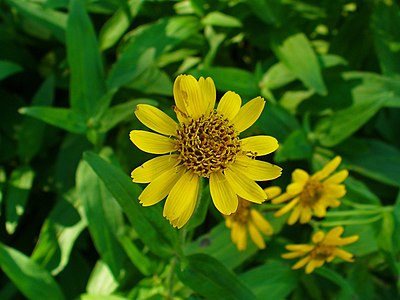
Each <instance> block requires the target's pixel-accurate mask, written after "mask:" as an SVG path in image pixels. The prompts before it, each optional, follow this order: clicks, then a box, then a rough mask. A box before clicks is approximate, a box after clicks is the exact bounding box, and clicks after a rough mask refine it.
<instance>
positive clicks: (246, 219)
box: [225, 187, 280, 251]
mask: <svg viewBox="0 0 400 300" xmlns="http://www.w3.org/2000/svg"><path fill="white" fill-rule="evenodd" d="M265 192H266V193H267V195H268V196H269V197H273V196H274V195H276V194H279V193H280V189H279V188H277V187H273V188H269V189H266V190H265ZM225 225H226V227H228V228H230V229H231V239H232V242H233V243H234V244H235V245H236V247H237V248H238V250H240V251H243V250H245V249H246V248H247V233H249V234H250V237H251V239H252V240H253V242H254V244H256V246H257V247H258V248H260V249H264V248H265V242H264V238H263V237H262V235H261V233H263V234H264V235H267V236H270V235H272V233H273V229H272V226H271V224H269V222H268V221H267V220H266V219H265V218H264V217H263V216H262V215H261V213H259V212H258V211H257V210H256V209H254V208H253V207H252V204H251V203H250V202H249V201H246V200H244V199H242V198H240V197H239V205H238V208H237V210H236V212H234V213H233V214H231V215H229V216H225ZM260 232H261V233H260Z"/></svg>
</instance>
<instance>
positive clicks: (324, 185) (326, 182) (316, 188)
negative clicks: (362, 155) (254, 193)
mask: <svg viewBox="0 0 400 300" xmlns="http://www.w3.org/2000/svg"><path fill="white" fill-rule="evenodd" d="M341 160H342V159H341V158H340V157H339V156H336V157H335V158H334V159H333V160H331V161H330V162H329V163H328V164H327V165H326V166H325V167H324V168H323V169H322V170H321V171H318V172H317V173H315V174H314V175H312V176H310V175H309V174H308V173H307V172H306V171H304V170H301V169H296V170H294V172H293V173H292V183H291V184H289V185H288V187H287V188H286V192H285V193H283V194H282V195H280V196H279V197H277V198H275V199H273V200H272V203H273V204H279V203H283V202H287V201H290V202H289V203H288V204H286V205H285V206H284V207H282V208H281V209H280V210H278V211H277V212H276V213H275V216H276V217H279V216H282V215H284V214H286V213H287V212H289V211H290V210H293V211H292V213H291V215H290V217H289V219H288V224H289V225H293V224H294V223H296V222H297V221H298V220H300V223H302V224H304V223H308V222H309V221H310V220H311V217H312V216H313V215H316V216H317V217H320V218H321V217H324V216H325V215H326V209H327V208H328V207H337V206H339V205H340V201H339V200H338V198H341V197H343V196H344V195H345V194H346V189H345V186H344V185H343V184H341V183H342V182H343V181H344V180H345V179H346V178H347V176H348V175H349V173H348V171H347V170H342V171H339V172H337V173H335V174H333V175H331V174H332V173H333V172H334V171H335V170H336V168H337V167H338V166H339V164H340V162H341Z"/></svg>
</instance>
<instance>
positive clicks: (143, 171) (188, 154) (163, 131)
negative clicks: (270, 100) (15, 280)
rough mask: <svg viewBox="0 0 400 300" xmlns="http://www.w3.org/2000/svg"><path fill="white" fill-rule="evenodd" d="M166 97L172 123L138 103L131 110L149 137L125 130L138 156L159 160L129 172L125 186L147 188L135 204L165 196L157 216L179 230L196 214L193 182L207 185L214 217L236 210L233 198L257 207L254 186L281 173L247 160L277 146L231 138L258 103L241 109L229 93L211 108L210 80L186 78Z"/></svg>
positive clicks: (259, 197)
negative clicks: (145, 154)
mask: <svg viewBox="0 0 400 300" xmlns="http://www.w3.org/2000/svg"><path fill="white" fill-rule="evenodd" d="M174 98H175V104H176V106H175V108H174V110H175V113H176V116H177V119H178V121H179V122H178V123H177V122H175V121H174V120H173V119H172V118H171V117H169V116H168V115H167V114H165V113H164V112H163V111H161V110H159V109H158V108H156V107H153V106H151V105H146V104H139V105H138V106H137V108H136V111H135V115H136V117H137V118H138V119H139V120H140V121H141V122H142V123H143V124H144V125H146V126H147V127H148V128H150V129H152V130H154V131H155V132H156V133H152V132H148V131H143V130H132V131H131V133H130V138H131V141H132V142H133V143H134V144H135V145H136V146H137V147H138V148H139V149H141V150H142V151H145V152H148V153H153V154H166V155H163V156H158V157H156V158H153V159H151V160H149V161H147V162H145V163H144V164H143V165H141V166H139V167H138V168H136V169H135V170H133V171H132V173H131V177H132V180H133V182H138V183H149V185H147V187H146V188H145V189H144V190H143V192H142V193H141V195H140V196H139V200H140V203H142V205H143V206H150V205H153V204H156V203H158V202H160V201H161V200H162V199H164V198H165V197H167V200H166V202H165V205H164V212H163V215H164V216H165V217H166V218H167V219H168V220H169V221H170V223H171V224H172V225H173V226H174V227H178V228H181V227H182V226H183V225H185V224H186V223H187V221H188V220H189V218H190V217H191V216H192V214H193V211H194V209H195V207H196V203H197V198H198V192H199V182H200V177H206V178H209V180H210V181H209V184H210V193H211V197H212V199H213V202H214V205H215V206H216V208H217V209H218V210H219V211H220V212H221V213H222V214H225V215H230V214H232V213H234V212H235V211H236V209H237V207H238V197H242V198H244V199H246V200H248V201H251V202H255V203H262V202H263V201H264V200H265V199H266V198H267V196H266V194H265V192H264V191H263V190H262V189H261V187H260V186H259V185H258V184H257V183H256V182H255V181H264V180H272V179H275V178H277V177H279V176H280V175H281V171H282V169H281V168H279V167H278V166H274V165H272V164H270V163H267V162H264V161H259V160H256V159H254V157H256V156H260V155H266V154H269V153H271V152H273V151H275V150H276V149H277V148H278V142H277V140H276V139H275V138H273V137H270V136H253V137H248V138H244V139H239V134H240V133H241V132H243V131H245V130H246V129H247V128H249V127H250V126H251V125H253V123H254V122H255V121H256V120H257V119H258V117H259V116H260V114H261V112H262V110H263V108H264V104H265V101H264V99H263V98H261V97H257V98H255V99H253V100H250V101H249V102H248V103H246V104H245V105H244V106H242V107H241V103H242V100H241V98H240V96H239V95H238V94H236V93H234V92H230V91H229V92H227V93H225V95H224V96H223V97H222V98H221V101H220V102H219V104H218V106H217V108H216V109H214V106H215V100H216V91H215V86H214V82H213V80H212V79H211V78H207V79H204V78H203V77H201V78H200V79H199V81H197V80H196V79H195V78H194V77H193V76H190V75H180V76H178V77H177V78H176V80H175V83H174Z"/></svg>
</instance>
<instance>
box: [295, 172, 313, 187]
mask: <svg viewBox="0 0 400 300" xmlns="http://www.w3.org/2000/svg"><path fill="white" fill-rule="evenodd" d="M309 178H310V175H308V173H307V172H306V171H304V170H302V169H296V170H294V171H293V173H292V180H293V182H299V183H303V184H305V183H306V182H307V181H308V179H309Z"/></svg>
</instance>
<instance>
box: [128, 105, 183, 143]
mask: <svg viewBox="0 0 400 300" xmlns="http://www.w3.org/2000/svg"><path fill="white" fill-rule="evenodd" d="M135 115H136V117H137V118H138V119H139V121H140V122H142V123H143V124H144V125H146V126H147V127H148V128H150V129H152V130H154V131H156V132H158V133H161V134H165V135H168V136H176V130H177V127H178V125H177V124H176V122H175V121H174V120H173V119H172V118H171V117H170V116H168V115H167V114H166V113H165V112H163V111H162V110H160V109H158V108H157V107H154V106H152V105H148V104H138V105H137V106H136V110H135Z"/></svg>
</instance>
